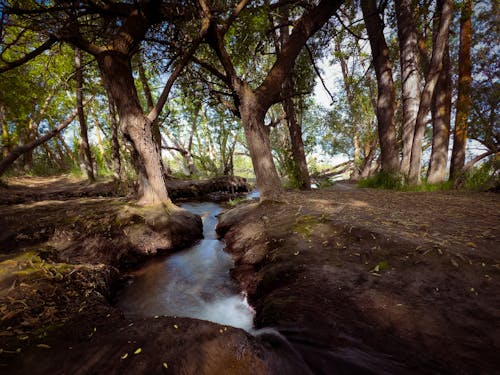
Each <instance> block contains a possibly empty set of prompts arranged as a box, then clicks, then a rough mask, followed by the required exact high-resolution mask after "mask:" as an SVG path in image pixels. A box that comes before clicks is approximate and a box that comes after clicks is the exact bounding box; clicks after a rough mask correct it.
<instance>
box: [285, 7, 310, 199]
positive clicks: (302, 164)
mask: <svg viewBox="0 0 500 375" xmlns="http://www.w3.org/2000/svg"><path fill="white" fill-rule="evenodd" d="M280 21H281V24H283V25H284V26H282V27H281V28H280V40H279V42H280V49H282V48H283V47H284V46H285V45H286V43H287V42H288V39H289V38H290V33H289V29H288V28H289V26H288V22H289V10H288V7H287V6H284V7H283V8H282V14H281V17H280ZM293 93H294V83H293V78H292V74H291V73H290V74H289V75H288V76H287V77H286V78H285V80H284V81H283V85H282V90H281V97H282V103H283V110H284V111H285V114H286V120H287V124H288V131H289V133H290V146H291V148H292V157H293V162H294V168H293V172H294V176H293V178H294V179H295V181H296V183H297V185H298V187H299V188H300V189H301V190H311V177H310V176H309V170H308V169H307V160H306V154H305V151H304V142H303V140H302V128H301V125H300V124H299V122H298V121H297V114H296V112H295V106H294V103H293V99H292V95H293Z"/></svg>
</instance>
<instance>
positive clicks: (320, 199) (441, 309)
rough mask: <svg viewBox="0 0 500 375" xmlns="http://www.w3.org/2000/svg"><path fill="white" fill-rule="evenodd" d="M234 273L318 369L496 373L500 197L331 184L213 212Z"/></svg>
mask: <svg viewBox="0 0 500 375" xmlns="http://www.w3.org/2000/svg"><path fill="white" fill-rule="evenodd" d="M218 231H219V233H220V234H221V235H224V239H225V241H226V244H227V248H226V250H227V251H230V252H231V254H232V255H233V256H234V257H235V259H236V266H235V268H234V270H233V275H234V277H235V278H236V279H237V280H238V281H239V282H240V284H241V285H242V287H243V288H244V289H245V290H247V291H248V296H249V301H250V303H251V304H252V305H253V306H254V307H255V308H256V313H257V315H256V325H257V327H275V328H276V329H278V330H279V331H280V332H281V333H282V334H283V335H284V336H285V337H287V339H288V340H289V341H290V342H291V343H292V345H293V347H294V348H295V349H296V350H297V351H298V352H300V353H301V355H302V356H303V358H304V359H305V361H306V362H307V364H308V365H309V367H310V368H311V369H312V370H313V372H314V373H317V374H329V373H332V372H334V373H346V374H350V373H391V374H392V373H415V374H425V373H428V374H435V373H446V374H493V373H495V372H496V371H498V367H499V365H500V362H499V358H498V353H499V352H500V331H499V329H498V327H500V293H499V291H500V289H499V279H500V254H499V249H500V197H499V196H498V194H491V193H465V192H439V193H398V192H390V191H381V190H372V189H334V190H320V191H312V192H301V193H287V194H285V195H284V196H283V201H282V202H263V203H246V204H242V205H240V206H238V207H237V208H235V209H233V210H231V211H229V212H228V213H226V214H225V215H223V216H222V217H221V218H220V222H219V226H218Z"/></svg>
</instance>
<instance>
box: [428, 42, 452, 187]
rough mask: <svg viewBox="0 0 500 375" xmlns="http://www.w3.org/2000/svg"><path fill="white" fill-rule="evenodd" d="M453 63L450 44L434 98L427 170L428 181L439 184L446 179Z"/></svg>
mask: <svg viewBox="0 0 500 375" xmlns="http://www.w3.org/2000/svg"><path fill="white" fill-rule="evenodd" d="M450 69H451V64H450V51H449V48H448V46H447V47H446V52H445V55H444V60H443V70H441V73H440V74H439V79H438V82H437V85H436V89H435V91H434V97H433V98H432V108H431V113H432V152H431V160H430V163H429V170H428V171H427V182H428V183H430V184H439V183H441V182H443V181H444V180H445V177H446V164H447V162H448V145H449V143H450V118H451V72H450Z"/></svg>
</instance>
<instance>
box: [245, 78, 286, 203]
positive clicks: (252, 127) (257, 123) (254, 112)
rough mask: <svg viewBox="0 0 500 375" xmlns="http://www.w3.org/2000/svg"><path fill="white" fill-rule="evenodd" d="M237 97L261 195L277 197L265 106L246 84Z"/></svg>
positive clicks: (276, 181)
mask: <svg viewBox="0 0 500 375" xmlns="http://www.w3.org/2000/svg"><path fill="white" fill-rule="evenodd" d="M239 97H240V115H241V121H242V123H243V128H244V130H245V138H246V140H247V145H248V150H249V151H250V158H251V159H252V164H253V169H254V172H255V176H256V178H257V186H258V187H259V191H260V194H261V197H263V198H268V199H278V198H279V195H280V194H281V192H282V188H281V180H280V178H279V176H278V172H277V171H276V166H275V164H274V160H273V155H272V153H271V144H270V142H269V130H268V129H267V128H266V127H265V125H264V117H265V114H266V111H267V108H266V109H265V110H263V108H262V105H261V103H260V102H259V100H258V97H257V96H256V95H255V94H254V93H253V91H252V89H251V88H250V87H249V86H248V85H246V84H243V88H242V89H241V90H240V92H239Z"/></svg>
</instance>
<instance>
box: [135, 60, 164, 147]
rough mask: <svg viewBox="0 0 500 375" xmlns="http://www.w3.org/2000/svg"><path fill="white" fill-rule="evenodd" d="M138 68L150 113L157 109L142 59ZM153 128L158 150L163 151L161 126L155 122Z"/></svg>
mask: <svg viewBox="0 0 500 375" xmlns="http://www.w3.org/2000/svg"><path fill="white" fill-rule="evenodd" d="M138 68H139V78H140V80H141V85H142V90H143V91H144V96H145V98H146V103H147V106H148V113H149V112H151V111H152V110H153V109H154V108H155V104H154V101H153V95H152V94H151V88H150V87H149V82H148V77H147V76H146V70H145V69H144V63H143V62H142V58H141V57H139V58H138ZM151 126H152V131H153V140H154V141H155V142H156V144H157V145H158V149H159V150H161V132H160V124H159V123H158V121H153V123H152V124H151Z"/></svg>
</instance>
